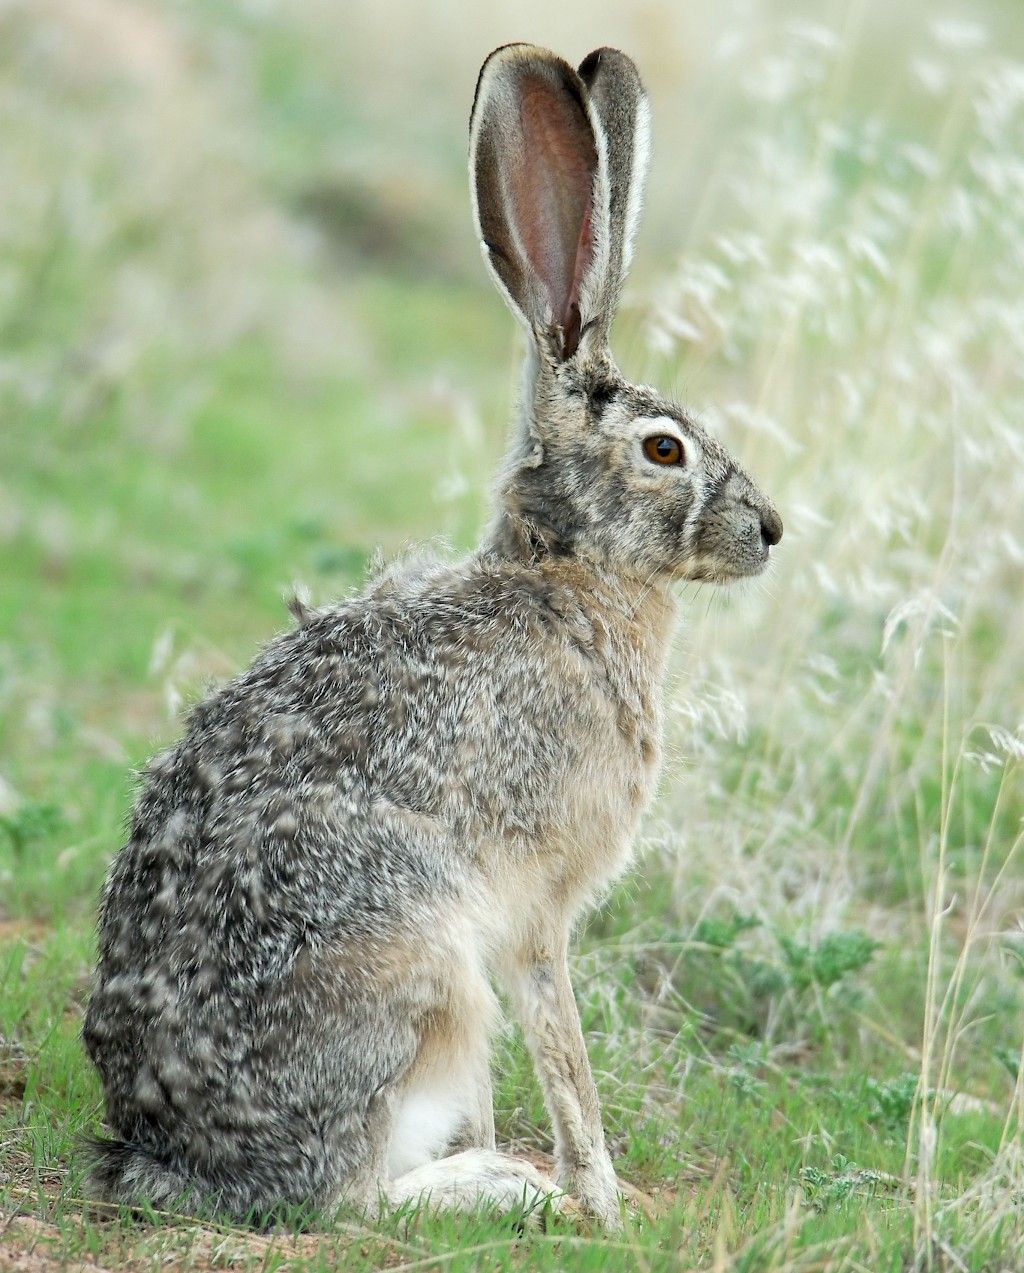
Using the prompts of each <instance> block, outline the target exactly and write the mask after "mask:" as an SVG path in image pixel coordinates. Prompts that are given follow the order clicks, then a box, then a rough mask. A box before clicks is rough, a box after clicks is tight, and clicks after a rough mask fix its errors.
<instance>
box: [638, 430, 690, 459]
mask: <svg viewBox="0 0 1024 1273" xmlns="http://www.w3.org/2000/svg"><path fill="white" fill-rule="evenodd" d="M644 455H646V456H647V458H648V459H649V460H651V461H652V462H653V463H654V464H682V463H683V448H682V447H681V446H680V445H679V443H678V442H677V441H676V440H675V438H670V437H669V436H668V434H667V433H659V434H658V435H657V436H656V437H653V438H644Z"/></svg>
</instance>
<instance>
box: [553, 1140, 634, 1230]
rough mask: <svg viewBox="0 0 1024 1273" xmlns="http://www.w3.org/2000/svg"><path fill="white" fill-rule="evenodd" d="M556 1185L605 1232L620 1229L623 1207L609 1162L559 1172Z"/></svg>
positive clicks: (606, 1159)
mask: <svg viewBox="0 0 1024 1273" xmlns="http://www.w3.org/2000/svg"><path fill="white" fill-rule="evenodd" d="M559 1184H560V1185H561V1186H562V1188H563V1189H564V1190H565V1191H566V1193H568V1194H569V1196H570V1197H571V1198H573V1199H575V1201H576V1202H577V1203H579V1205H580V1207H581V1209H582V1210H583V1211H584V1212H585V1213H586V1214H587V1215H589V1216H593V1217H594V1219H595V1220H599V1221H600V1222H601V1224H602V1225H603V1226H604V1227H605V1228H606V1229H608V1230H610V1231H611V1232H614V1233H618V1232H619V1231H620V1230H621V1229H622V1204H621V1199H620V1197H619V1187H618V1181H617V1180H616V1177H615V1171H614V1169H613V1168H612V1164H611V1161H610V1159H608V1158H605V1159H604V1160H603V1161H599V1162H597V1163H593V1164H590V1165H588V1166H586V1167H577V1168H575V1170H569V1171H564V1172H561V1173H559Z"/></svg>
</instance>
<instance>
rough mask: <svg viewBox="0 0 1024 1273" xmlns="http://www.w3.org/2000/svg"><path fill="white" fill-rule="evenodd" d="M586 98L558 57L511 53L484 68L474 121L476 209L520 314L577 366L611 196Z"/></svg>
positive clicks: (527, 50) (497, 271)
mask: <svg viewBox="0 0 1024 1273" xmlns="http://www.w3.org/2000/svg"><path fill="white" fill-rule="evenodd" d="M602 150H603V139H602V138H601V137H600V136H599V134H598V133H597V131H596V130H595V128H594V125H593V122H592V119H591V109H590V104H589V101H588V98H587V91H586V89H585V87H584V85H583V82H582V81H581V79H580V77H579V75H578V74H577V73H576V72H575V71H574V70H573V69H572V67H571V66H570V65H569V64H568V63H567V62H563V61H562V59H561V58H558V57H555V55H554V54H553V53H549V52H547V50H546V49H540V48H537V47H535V46H534V45H531V44H508V45H505V46H504V47H503V48H500V49H497V50H495V52H494V53H492V54H491V56H490V57H489V58H488V59H487V61H486V62H485V63H484V65H483V68H482V69H481V71H480V79H479V81H478V82H477V90H476V98H475V100H474V102H473V115H472V119H471V121H470V143H469V164H470V179H471V184H472V191H473V210H474V213H475V216H476V223H477V229H478V231H479V234H480V239H481V246H482V248H483V253H484V259H485V260H486V261H487V263H488V265H489V266H490V269H491V271H492V273H493V274H494V277H495V280H496V281H497V283H498V285H499V287H500V288H501V290H502V292H503V293H504V294H505V297H506V299H507V300H508V302H509V304H510V305H511V306H512V309H513V311H514V312H515V313H516V314H517V315H518V316H519V317H520V318H521V319H523V320H524V321H525V323H526V325H527V326H528V327H529V328H530V330H531V331H532V332H533V334H534V337H535V339H537V340H538V342H542V343H543V345H544V347H545V348H546V349H547V351H549V352H550V354H551V355H552V356H554V357H555V358H557V359H561V360H564V359H566V358H570V357H572V355H573V354H574V353H575V352H576V347H577V345H578V344H579V338H580V331H581V326H582V324H583V322H585V321H587V320H588V319H589V318H591V317H592V314H591V313H590V312H588V311H592V310H593V307H594V305H595V304H596V302H597V298H598V295H599V292H600V290H601V286H600V284H601V281H602V280H603V279H604V277H605V269H604V261H605V253H606V245H607V240H606V235H605V230H606V222H607V200H608V190H607V181H606V178H605V168H604V156H603V153H602Z"/></svg>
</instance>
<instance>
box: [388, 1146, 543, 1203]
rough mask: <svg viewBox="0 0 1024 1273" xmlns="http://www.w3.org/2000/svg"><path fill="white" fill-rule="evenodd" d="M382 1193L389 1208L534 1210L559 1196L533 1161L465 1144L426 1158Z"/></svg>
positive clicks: (393, 1181) (389, 1183) (392, 1182)
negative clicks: (458, 1150) (446, 1153)
mask: <svg viewBox="0 0 1024 1273" xmlns="http://www.w3.org/2000/svg"><path fill="white" fill-rule="evenodd" d="M384 1193H385V1197H386V1200H387V1202H388V1203H389V1204H390V1205H391V1206H393V1207H395V1206H399V1205H400V1204H401V1203H404V1202H412V1203H423V1204H424V1205H425V1206H428V1207H431V1208H436V1209H440V1210H449V1211H471V1210H473V1209H474V1208H476V1207H479V1206H481V1205H486V1204H488V1203H490V1204H492V1205H494V1206H497V1207H499V1208H500V1209H501V1210H502V1211H515V1210H517V1209H520V1208H521V1209H523V1210H524V1211H535V1210H536V1209H537V1208H538V1206H539V1204H541V1203H542V1202H543V1201H544V1200H545V1199H547V1198H551V1199H552V1200H553V1201H554V1204H555V1205H556V1206H557V1205H558V1200H559V1198H560V1197H561V1196H562V1191H561V1190H560V1189H559V1188H558V1186H557V1185H556V1184H555V1182H554V1181H553V1180H549V1179H548V1178H547V1177H546V1176H544V1175H542V1174H541V1173H540V1172H539V1171H538V1170H537V1168H536V1167H534V1166H533V1164H532V1163H528V1162H526V1161H525V1160H524V1159H521V1158H513V1157H511V1155H509V1154H502V1153H498V1152H497V1150H494V1149H464V1150H463V1151H462V1152H461V1153H458V1154H451V1155H449V1157H447V1158H438V1159H437V1160H436V1161H434V1162H430V1163H425V1164H424V1165H423V1166H422V1167H417V1168H416V1169H415V1170H413V1171H409V1172H406V1173H405V1175H404V1176H399V1177H398V1179H397V1180H391V1181H389V1182H388V1184H387V1186H386V1187H385V1190H384Z"/></svg>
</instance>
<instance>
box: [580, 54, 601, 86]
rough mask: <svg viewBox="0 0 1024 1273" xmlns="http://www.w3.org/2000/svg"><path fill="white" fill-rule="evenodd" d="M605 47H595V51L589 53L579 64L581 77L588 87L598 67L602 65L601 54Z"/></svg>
mask: <svg viewBox="0 0 1024 1273" xmlns="http://www.w3.org/2000/svg"><path fill="white" fill-rule="evenodd" d="M603 53H604V49H595V50H594V51H593V53H588V54H587V56H586V57H585V58H584V59H583V61H582V62H581V63H580V66H579V77H580V79H581V80H582V81H583V83H584V84H586V85H587V86H588V87H589V85H590V83H591V81H592V80H593V78H594V76H595V75H596V74H597V68H598V67H599V66H600V65H601V55H602V54H603Z"/></svg>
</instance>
